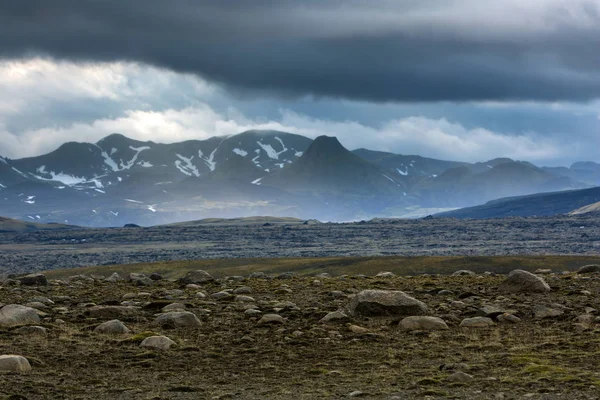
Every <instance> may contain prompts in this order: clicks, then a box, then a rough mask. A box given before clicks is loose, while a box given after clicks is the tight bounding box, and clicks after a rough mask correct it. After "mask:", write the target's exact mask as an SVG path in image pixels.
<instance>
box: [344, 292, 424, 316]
mask: <svg viewBox="0 0 600 400" xmlns="http://www.w3.org/2000/svg"><path fill="white" fill-rule="evenodd" d="M348 308H349V312H350V313H351V314H353V315H363V316H411V315H423V314H425V313H426V312H427V305H425V303H423V302H422V301H419V300H417V299H414V298H412V297H410V296H409V295H407V294H406V293H404V292H400V291H393V290H363V291H362V292H360V293H358V294H357V295H356V296H355V297H354V298H353V299H352V301H351V302H350V305H349V307H348Z"/></svg>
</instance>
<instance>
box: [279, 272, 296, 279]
mask: <svg viewBox="0 0 600 400" xmlns="http://www.w3.org/2000/svg"><path fill="white" fill-rule="evenodd" d="M293 277H294V274H293V273H291V272H284V273H282V274H279V275H277V277H276V278H275V279H292V278H293Z"/></svg>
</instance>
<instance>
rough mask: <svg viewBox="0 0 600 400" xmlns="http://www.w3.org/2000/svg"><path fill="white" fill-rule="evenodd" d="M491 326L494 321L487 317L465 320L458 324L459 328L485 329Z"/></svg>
mask: <svg viewBox="0 0 600 400" xmlns="http://www.w3.org/2000/svg"><path fill="white" fill-rule="evenodd" d="M493 325H494V321H492V319H491V318H488V317H473V318H465V319H463V320H462V322H461V323H460V326H461V327H463V328H487V327H489V326H493Z"/></svg>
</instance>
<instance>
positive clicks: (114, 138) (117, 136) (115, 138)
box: [96, 133, 131, 146]
mask: <svg viewBox="0 0 600 400" xmlns="http://www.w3.org/2000/svg"><path fill="white" fill-rule="evenodd" d="M130 140H131V139H129V138H128V137H127V136H125V135H123V134H121V133H111V134H110V135H108V136H105V137H103V138H102V139H100V140H98V141H97V142H96V144H97V145H98V146H100V145H101V144H103V143H115V142H125V141H130Z"/></svg>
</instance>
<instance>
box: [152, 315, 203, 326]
mask: <svg viewBox="0 0 600 400" xmlns="http://www.w3.org/2000/svg"><path fill="white" fill-rule="evenodd" d="M154 323H155V324H157V325H159V326H162V327H164V328H197V327H199V326H201V322H200V320H199V319H198V317H196V315H195V314H194V313H191V312H189V311H175V312H169V313H166V314H162V315H160V316H159V317H158V318H156V320H155V321H154Z"/></svg>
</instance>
